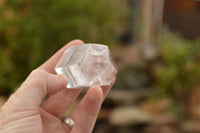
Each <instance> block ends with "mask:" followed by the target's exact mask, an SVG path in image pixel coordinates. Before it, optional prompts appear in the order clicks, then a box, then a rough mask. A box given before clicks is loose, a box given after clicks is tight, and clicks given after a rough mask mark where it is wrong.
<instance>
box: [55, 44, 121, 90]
mask: <svg viewBox="0 0 200 133" xmlns="http://www.w3.org/2000/svg"><path fill="white" fill-rule="evenodd" d="M55 71H56V72H57V74H63V75H64V76H66V77H67V79H68V85H67V88H78V87H90V86H93V85H99V86H106V85H110V84H111V83H112V81H113V79H114V77H115V75H116V73H117V69H116V68H115V66H114V64H113V61H112V57H111V54H110V50H109V48H108V46H106V45H101V44H84V45H75V46H71V47H69V48H68V49H67V50H66V51H65V53H64V54H63V56H62V57H61V59H60V60H59V62H58V64H57V65H56V67H55Z"/></svg>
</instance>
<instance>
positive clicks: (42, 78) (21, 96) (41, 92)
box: [8, 70, 67, 106]
mask: <svg viewBox="0 0 200 133" xmlns="http://www.w3.org/2000/svg"><path fill="white" fill-rule="evenodd" d="M66 85H67V80H66V79H65V78H64V77H62V76H60V75H53V74H50V73H47V72H46V71H44V70H34V71H33V72H32V73H31V74H30V75H29V77H28V78H27V79H26V80H25V82H24V83H23V84H22V86H21V87H20V88H19V89H18V90H17V91H16V92H15V93H14V94H13V95H12V96H11V97H10V99H9V101H8V102H12V103H13V104H14V103H15V104H16V106H20V105H23V104H25V105H26V104H29V105H37V106H39V105H40V104H41V101H42V100H43V98H44V97H45V96H46V95H52V94H55V93H56V92H58V91H60V90H62V89H64V88H66ZM13 104H12V105H13ZM25 105H23V106H25Z"/></svg>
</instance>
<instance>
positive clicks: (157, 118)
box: [152, 114, 179, 126]
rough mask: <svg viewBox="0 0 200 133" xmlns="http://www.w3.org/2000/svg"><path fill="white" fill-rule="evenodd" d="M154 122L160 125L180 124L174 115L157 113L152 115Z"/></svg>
mask: <svg viewBox="0 0 200 133" xmlns="http://www.w3.org/2000/svg"><path fill="white" fill-rule="evenodd" d="M152 117H153V124H154V125H158V126H166V125H168V126H179V121H178V120H177V119H176V118H175V117H174V116H172V115H168V114H157V115H154V116H152Z"/></svg>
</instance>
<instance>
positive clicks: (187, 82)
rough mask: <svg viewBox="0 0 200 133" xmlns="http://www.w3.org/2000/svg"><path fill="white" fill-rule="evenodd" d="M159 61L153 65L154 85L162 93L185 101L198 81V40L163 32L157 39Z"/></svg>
mask: <svg viewBox="0 0 200 133" xmlns="http://www.w3.org/2000/svg"><path fill="white" fill-rule="evenodd" d="M157 41H158V43H159V46H160V61H159V62H160V63H159V64H158V65H157V66H156V67H155V71H154V75H155V78H156V82H155V86H157V87H158V88H160V90H161V91H162V94H164V95H168V96H171V97H172V98H175V99H178V100H181V101H183V102H184V101H185V100H186V99H187V97H188V96H189V93H190V92H191V91H192V88H193V87H194V86H195V85H198V84H199V81H200V67H199V66H200V53H199V51H200V40H199V39H197V40H186V39H183V38H182V37H180V36H178V35H175V34H172V33H170V32H164V33H163V34H161V35H160V36H159V37H158V39H157Z"/></svg>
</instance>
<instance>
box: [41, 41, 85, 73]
mask: <svg viewBox="0 0 200 133" xmlns="http://www.w3.org/2000/svg"><path fill="white" fill-rule="evenodd" d="M81 44H84V42H83V41H81V40H74V41H71V42H69V43H68V44H67V45H65V46H64V47H62V48H61V49H60V50H59V51H58V52H56V53H55V54H54V55H53V56H52V57H51V58H50V59H49V60H47V61H46V62H45V63H44V64H42V65H41V66H40V67H39V68H38V69H43V70H45V71H47V72H49V73H53V74H55V71H54V68H55V66H56V64H57V62H58V60H59V59H60V57H61V56H62V55H63V53H64V52H65V50H66V49H67V48H69V47H70V46H73V45H81Z"/></svg>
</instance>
